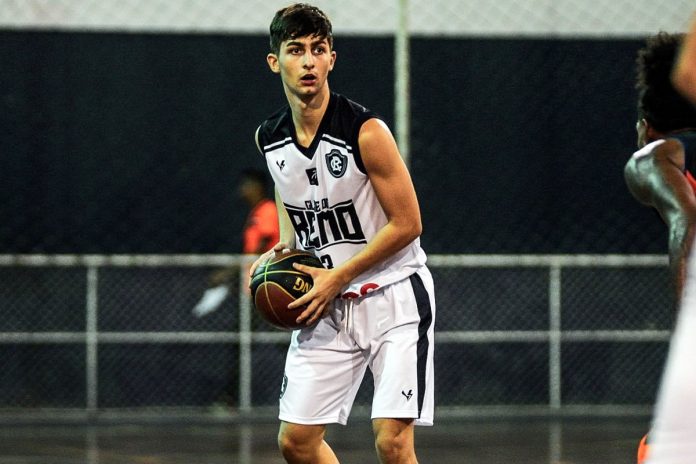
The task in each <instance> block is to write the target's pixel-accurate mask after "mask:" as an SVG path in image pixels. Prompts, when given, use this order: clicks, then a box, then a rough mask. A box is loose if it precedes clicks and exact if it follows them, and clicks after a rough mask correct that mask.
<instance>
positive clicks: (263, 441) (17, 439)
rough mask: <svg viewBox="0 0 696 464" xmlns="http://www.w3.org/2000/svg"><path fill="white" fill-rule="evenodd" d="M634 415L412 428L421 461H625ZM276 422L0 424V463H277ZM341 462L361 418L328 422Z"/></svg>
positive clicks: (362, 447)
mask: <svg viewBox="0 0 696 464" xmlns="http://www.w3.org/2000/svg"><path fill="white" fill-rule="evenodd" d="M647 424H648V422H647V419H646V418H634V419H603V420H600V419H577V418H576V419H566V420H563V421H560V420H548V419H533V420H529V419H526V420H525V419H517V418H516V419H480V420H474V419H464V420H453V419H447V420H446V421H440V422H439V423H438V424H436V426H435V427H419V428H418V429H417V435H416V441H417V449H418V457H419V462H420V463H421V464H427V463H437V464H455V463H456V464H467V463H472V464H632V463H635V450H636V444H637V442H638V440H639V439H640V437H641V436H642V435H643V434H644V433H645V431H646V430H647ZM276 430H277V425H276V424H275V423H272V422H258V423H252V424H246V425H240V424H236V423H226V424H219V423H218V424H195V425H175V424H171V423H170V424H166V425H162V424H141V425H128V424H118V425H105V424H98V425H40V426H35V425H15V426H13V425H7V424H4V425H2V426H0V464H271V463H277V464H282V463H283V462H284V461H283V460H282V459H281V458H280V456H279V454H278V452H277V449H276V445H275V436H276ZM328 441H329V442H330V443H331V445H332V446H333V448H334V450H335V451H336V453H337V455H338V457H339V459H340V460H341V462H342V463H344V464H349V463H353V464H366V463H375V462H377V460H376V458H375V455H374V452H373V448H372V432H371V429H370V425H369V422H367V421H365V420H363V419H360V420H357V419H356V420H353V421H352V422H351V423H349V425H348V426H346V427H341V426H333V427H330V428H329V432H328Z"/></svg>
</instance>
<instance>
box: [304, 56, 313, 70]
mask: <svg viewBox="0 0 696 464" xmlns="http://www.w3.org/2000/svg"><path fill="white" fill-rule="evenodd" d="M303 65H304V67H305V68H313V67H314V55H312V54H311V53H305V55H304V64H303Z"/></svg>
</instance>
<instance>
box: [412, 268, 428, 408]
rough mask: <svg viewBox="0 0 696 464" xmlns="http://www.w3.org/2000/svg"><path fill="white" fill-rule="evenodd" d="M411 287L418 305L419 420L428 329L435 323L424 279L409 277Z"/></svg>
mask: <svg viewBox="0 0 696 464" xmlns="http://www.w3.org/2000/svg"><path fill="white" fill-rule="evenodd" d="M409 280H410V281H411V287H413V295H414V296H415V297H416V305H417V306H418V316H420V322H419V323H418V344H417V345H416V353H417V355H418V361H417V365H416V370H417V375H418V418H420V415H421V410H422V409H423V399H424V398H425V369H426V366H427V365H428V350H429V348H430V341H429V340H428V329H430V325H431V324H432V323H433V312H432V308H431V307H430V297H429V295H428V291H427V290H426V289H425V285H423V279H421V277H420V276H419V275H418V274H411V276H410V277H409Z"/></svg>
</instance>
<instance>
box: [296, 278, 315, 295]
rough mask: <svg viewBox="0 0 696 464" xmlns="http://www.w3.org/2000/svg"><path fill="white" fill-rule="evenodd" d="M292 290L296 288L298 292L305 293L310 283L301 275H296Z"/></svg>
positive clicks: (310, 286) (308, 289) (310, 285)
mask: <svg viewBox="0 0 696 464" xmlns="http://www.w3.org/2000/svg"><path fill="white" fill-rule="evenodd" d="M292 289H293V290H297V291H298V292H302V293H307V292H308V291H310V290H311V289H312V284H310V283H309V282H307V281H306V280H304V279H303V278H302V277H300V276H297V278H296V279H295V284H294V285H293V286H292Z"/></svg>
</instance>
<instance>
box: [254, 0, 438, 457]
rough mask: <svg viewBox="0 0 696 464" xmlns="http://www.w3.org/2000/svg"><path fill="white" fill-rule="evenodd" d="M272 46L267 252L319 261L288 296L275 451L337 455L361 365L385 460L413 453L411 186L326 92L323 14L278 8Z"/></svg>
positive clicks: (418, 297)
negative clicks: (335, 437) (276, 97)
mask: <svg viewBox="0 0 696 464" xmlns="http://www.w3.org/2000/svg"><path fill="white" fill-rule="evenodd" d="M270 49H271V52H270V53H269V54H268V56H267V61H268V65H269V67H270V69H271V71H272V72H274V73H276V74H279V75H280V79H281V82H282V85H283V90H284V91H285V96H286V97H287V102H288V106H287V107H285V108H284V109H282V110H280V111H279V112H277V113H276V114H274V115H273V116H271V117H270V118H269V119H268V120H266V121H265V122H263V123H262V124H261V125H260V127H259V128H258V130H257V133H256V140H257V145H258V146H259V149H260V151H261V153H262V154H263V156H264V157H265V159H266V163H267V165H268V169H269V171H270V173H271V175H272V177H273V179H274V181H275V186H276V195H277V198H276V203H277V204H278V206H279V218H280V229H281V233H280V243H279V244H278V245H277V246H276V247H275V252H280V250H282V249H284V248H300V249H304V250H311V251H313V252H314V253H315V254H316V255H317V256H318V257H319V258H320V259H321V261H322V262H323V263H324V265H325V269H316V268H310V267H306V266H301V265H296V268H297V269H299V270H301V271H304V272H307V273H308V274H310V275H311V276H312V278H313V280H314V286H313V288H312V289H311V290H310V291H309V292H308V293H307V294H306V295H305V296H303V297H302V298H300V299H298V300H297V301H295V302H293V303H292V304H291V305H290V307H291V308H302V307H305V305H306V309H304V310H303V311H302V312H301V314H300V316H299V317H298V321H304V322H305V323H306V328H304V329H301V330H296V331H295V332H294V333H293V335H292V341H291V344H290V347H289V349H288V354H287V359H286V364H285V375H284V378H283V382H282V388H281V394H280V414H279V419H280V420H281V425H280V431H279V435H278V443H279V446H280V450H281V452H282V454H283V456H284V457H285V459H286V460H287V462H290V463H336V462H338V459H337V457H336V455H335V454H334V452H333V450H332V449H331V448H330V447H329V445H328V444H327V443H326V441H324V434H325V428H326V425H327V424H330V423H340V424H345V423H346V421H347V419H348V415H349V413H350V410H351V407H352V404H353V401H354V399H355V395H356V393H357V390H358V387H359V386H360V383H361V380H362V378H363V375H364V373H365V370H366V368H367V367H369V368H370V370H371V371H372V374H373V377H374V398H373V403H372V425H373V431H374V436H375V447H376V450H377V454H378V457H379V460H380V462H382V463H415V462H417V460H416V454H415V450H414V425H415V424H420V425H431V424H432V421H433V402H434V400H433V384H434V381H433V325H434V319H435V301H434V296H433V283H432V278H431V276H430V273H429V271H428V269H427V268H426V266H425V260H426V257H425V254H424V252H423V250H422V249H421V247H420V245H419V235H420V233H421V217H420V210H419V206H418V201H417V198H416V194H415V190H414V187H413V183H412V181H411V178H410V175H409V172H408V170H407V168H406V166H405V164H404V163H403V161H402V159H401V157H400V154H399V151H398V148H397V146H396V143H395V141H394V138H393V137H392V134H391V133H390V131H389V129H388V128H387V126H386V125H385V123H384V122H383V121H382V120H381V119H380V118H379V117H378V116H376V115H375V114H374V113H373V112H371V111H369V110H367V109H366V108H364V107H363V106H361V105H359V104H357V103H355V102H353V101H351V100H349V99H348V98H346V97H344V96H342V95H339V94H337V93H333V92H332V91H330V90H329V83H328V75H329V73H330V71H331V70H332V69H333V67H334V65H335V63H336V52H335V51H334V49H333V36H332V26H331V22H330V21H329V19H328V18H327V17H326V15H325V14H324V13H323V12H322V11H321V10H319V9H318V8H316V7H313V6H310V5H306V4H294V5H291V6H289V7H287V8H284V9H281V10H280V11H278V12H277V13H276V15H275V17H274V18H273V21H272V23H271V26H270ZM269 253H270V252H269ZM269 253H267V254H265V255H264V256H262V257H261V258H260V259H259V261H257V262H256V263H255V264H254V265H253V266H252V270H251V271H252V272H253V270H254V269H255V267H256V265H257V264H258V263H259V262H260V260H261V259H265V257H266V256H268V255H269Z"/></svg>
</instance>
